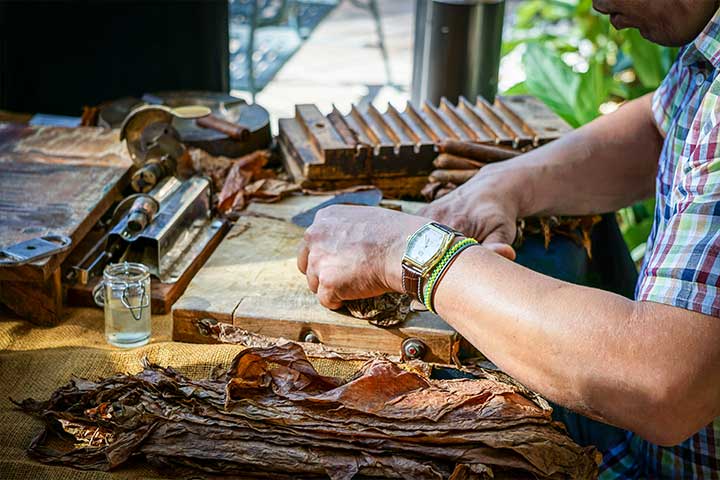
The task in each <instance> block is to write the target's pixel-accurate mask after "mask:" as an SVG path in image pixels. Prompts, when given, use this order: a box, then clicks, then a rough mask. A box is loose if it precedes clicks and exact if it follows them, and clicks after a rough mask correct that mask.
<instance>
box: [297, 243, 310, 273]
mask: <svg viewBox="0 0 720 480" xmlns="http://www.w3.org/2000/svg"><path fill="white" fill-rule="evenodd" d="M309 253H310V249H309V248H308V244H307V242H306V241H305V240H300V245H298V254H297V267H298V270H300V272H301V273H303V274H305V273H307V267H308V254H309Z"/></svg>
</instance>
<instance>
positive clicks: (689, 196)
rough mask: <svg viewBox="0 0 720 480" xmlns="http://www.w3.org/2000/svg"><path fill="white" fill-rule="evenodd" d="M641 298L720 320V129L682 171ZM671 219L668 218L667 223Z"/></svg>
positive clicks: (685, 161) (652, 253)
mask: <svg viewBox="0 0 720 480" xmlns="http://www.w3.org/2000/svg"><path fill="white" fill-rule="evenodd" d="M675 179H676V181H675V187H674V188H673V189H672V190H671V192H669V198H668V201H667V203H666V205H665V207H664V209H665V211H664V212H657V215H658V216H659V217H660V218H656V222H658V221H662V222H663V223H664V226H663V227H664V228H661V229H658V230H657V232H658V237H657V238H656V239H655V242H654V246H653V248H652V251H650V252H648V255H649V258H648V259H647V261H646V265H645V270H644V275H643V277H642V278H641V279H640V286H639V288H638V294H637V299H638V300H645V301H653V302H658V303H663V304H667V305H673V306H676V307H681V308H685V309H688V310H693V311H696V312H700V313H704V314H707V315H712V316H715V317H720V280H719V277H720V126H719V125H715V126H713V127H712V129H710V130H709V131H708V133H707V134H706V135H704V136H703V138H702V139H701V141H700V142H699V143H698V144H697V145H696V146H695V148H694V149H693V151H692V152H691V153H690V154H689V156H688V157H685V158H683V159H681V161H680V162H679V164H678V165H677V167H676V172H675ZM664 219H666V220H664Z"/></svg>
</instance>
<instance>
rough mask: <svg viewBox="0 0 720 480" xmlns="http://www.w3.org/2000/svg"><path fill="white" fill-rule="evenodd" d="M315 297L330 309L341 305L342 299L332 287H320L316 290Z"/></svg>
mask: <svg viewBox="0 0 720 480" xmlns="http://www.w3.org/2000/svg"><path fill="white" fill-rule="evenodd" d="M317 298H318V301H319V302H320V305H322V306H323V307H325V308H329V309H330V310H337V309H339V308H341V307H342V306H343V302H342V300H340V299H339V298H338V297H337V295H336V294H335V292H334V291H333V290H332V289H329V288H325V287H322V286H321V287H320V288H319V289H318V291H317Z"/></svg>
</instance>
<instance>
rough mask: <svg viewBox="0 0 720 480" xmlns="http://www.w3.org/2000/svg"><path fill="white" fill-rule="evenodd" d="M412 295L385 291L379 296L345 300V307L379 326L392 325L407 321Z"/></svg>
mask: <svg viewBox="0 0 720 480" xmlns="http://www.w3.org/2000/svg"><path fill="white" fill-rule="evenodd" d="M411 302H412V298H410V296H408V295H405V294H400V293H385V294H383V295H380V296H378V297H373V298H366V299H361V300H350V301H347V302H345V307H346V308H347V309H348V311H349V312H350V314H351V315H352V316H353V317H355V318H361V319H365V320H367V321H368V322H370V323H371V324H373V325H377V326H379V327H392V326H394V325H398V324H400V323H402V322H404V321H405V319H406V318H407V316H408V313H410V303H411Z"/></svg>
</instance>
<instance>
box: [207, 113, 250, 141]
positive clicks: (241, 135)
mask: <svg viewBox="0 0 720 480" xmlns="http://www.w3.org/2000/svg"><path fill="white" fill-rule="evenodd" d="M195 122H196V123H197V124H198V126H200V127H202V128H208V129H210V130H215V131H216V132H220V133H224V134H225V135H227V136H228V137H230V138H232V139H233V140H239V141H241V142H244V141H246V140H247V139H248V138H249V137H250V130H249V129H248V128H247V127H245V126H243V125H238V124H236V123H232V122H230V121H228V120H225V119H224V118H220V117H218V116H216V115H212V114H210V115H208V116H206V117H200V118H198V119H197V120H195Z"/></svg>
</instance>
